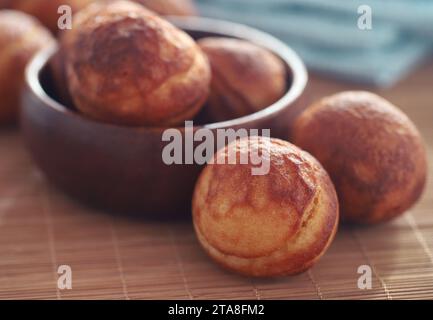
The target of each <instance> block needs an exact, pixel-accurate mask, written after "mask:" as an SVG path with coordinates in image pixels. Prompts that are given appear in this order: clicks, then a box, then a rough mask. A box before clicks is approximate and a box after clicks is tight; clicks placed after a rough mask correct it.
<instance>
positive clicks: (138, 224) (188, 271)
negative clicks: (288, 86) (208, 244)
mask: <svg viewBox="0 0 433 320" xmlns="http://www.w3.org/2000/svg"><path fill="white" fill-rule="evenodd" d="M311 78H312V79H311V84H310V87H309V92H310V94H311V97H312V99H315V98H320V97H322V96H324V95H328V94H331V93H335V92H338V91H341V90H349V89H369V88H365V87H360V86H353V85H349V84H345V83H342V82H337V81H332V80H329V79H327V78H324V77H320V76H312V77H311ZM379 93H380V94H381V95H383V96H384V97H386V98H388V99H389V100H390V101H392V102H393V103H395V104H396V105H398V106H400V107H401V108H402V109H403V110H404V111H405V112H406V113H407V114H408V115H409V116H410V117H411V118H412V119H413V121H414V122H415V123H416V124H417V125H418V127H419V128H420V130H421V132H422V133H423V135H424V138H425V140H426V143H427V145H428V154H429V165H430V177H429V182H428V186H427V189H426V192H425V194H424V196H423V198H422V200H421V201H420V203H419V204H418V205H417V206H416V207H414V208H413V209H412V210H410V211H409V212H407V213H406V214H405V215H404V216H402V217H401V218H399V219H397V220H395V221H393V222H391V223H389V224H386V225H381V226H377V227H370V228H360V227H358V228H353V227H352V228H348V227H344V226H343V227H341V228H340V230H339V232H338V235H337V237H336V240H335V241H334V243H333V245H332V246H331V248H330V250H329V251H328V252H327V254H326V255H325V256H324V257H323V258H322V259H321V260H320V262H319V263H318V264H317V265H315V266H314V267H313V268H312V269H311V270H310V271H308V272H306V273H304V274H301V275H299V276H295V277H287V278H281V279H273V280H253V279H249V278H244V277H240V276H237V275H234V274H231V273H229V272H226V271H224V270H222V269H220V268H219V267H218V266H217V265H215V264H214V263H212V262H211V261H210V259H208V258H207V256H206V255H205V254H204V253H203V251H202V250H201V248H200V246H199V245H198V243H197V241H196V239H195V236H194V232H193V229H192V225H191V222H190V221H184V222H155V221H146V220H140V221H139V220H131V219H127V218H122V217H119V216H116V217H115V216H111V215H108V214H107V213H104V212H99V211H95V210H93V209H90V208H88V207H86V206H84V205H82V204H80V203H78V202H76V201H74V200H73V199H70V198H69V197H67V196H66V195H64V194H62V193H61V192H59V191H58V190H56V189H55V188H54V187H52V186H51V185H50V184H49V183H47V181H46V180H45V179H44V177H43V176H42V174H41V173H40V172H39V171H38V169H37V168H36V167H35V166H34V164H33V163H32V161H31V159H30V158H29V155H28V154H27V152H26V150H25V149H24V146H23V144H22V140H21V138H20V136H19V133H18V130H17V129H2V130H0V298H2V299H25V298H30V299H72V298H79V299H97V298H102V299H177V298H179V299H272V298H273V299H302V298H305V299H357V298H365V299H398V298H407V299H409V298H433V212H432V208H433V186H432V183H433V180H432V175H431V173H432V172H433V170H432V166H433V62H430V63H426V64H425V65H423V66H422V67H420V68H419V69H418V70H417V71H416V72H415V73H414V74H412V75H410V76H409V77H407V78H406V79H405V80H403V81H402V82H400V83H399V84H398V85H396V86H395V87H393V88H391V89H387V90H381V91H380V92H379ZM60 265H69V266H70V267H71V268H72V286H73V287H72V290H61V289H59V288H58V286H57V280H58V277H59V275H58V273H57V268H58V267H59V266H60ZM360 265H369V266H370V267H371V268H372V271H373V288H372V289H371V290H360V289H358V287H357V282H358V277H359V276H360V275H359V274H358V273H357V270H358V267H359V266H360Z"/></svg>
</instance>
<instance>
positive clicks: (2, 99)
mask: <svg viewBox="0 0 433 320" xmlns="http://www.w3.org/2000/svg"><path fill="white" fill-rule="evenodd" d="M53 41H54V39H53V38H52V36H51V34H50V32H49V31H48V30H47V29H46V28H45V27H44V26H42V25H41V24H40V23H39V22H38V21H37V20H36V19H34V18H33V17H31V16H29V15H27V14H25V13H22V12H18V11H13V10H1V11H0V124H3V123H11V122H14V121H15V120H16V117H17V113H18V110H19V105H20V95H21V89H22V87H23V85H24V70H25V67H26V65H27V63H28V62H29V61H30V59H31V58H32V57H33V55H34V54H35V53H36V52H37V51H39V50H40V49H42V48H43V47H44V46H46V45H48V44H50V43H52V42H53Z"/></svg>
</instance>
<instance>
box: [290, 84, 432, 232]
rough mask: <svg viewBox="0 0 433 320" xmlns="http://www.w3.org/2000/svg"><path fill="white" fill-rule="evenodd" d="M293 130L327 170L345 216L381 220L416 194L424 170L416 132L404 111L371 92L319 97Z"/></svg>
mask: <svg viewBox="0 0 433 320" xmlns="http://www.w3.org/2000/svg"><path fill="white" fill-rule="evenodd" d="M293 135H294V136H293V141H294V143H295V144H296V145H298V146H299V147H301V148H303V149H305V150H307V151H308V152H310V153H311V154H312V155H314V156H315V157H316V158H317V159H318V160H319V161H320V162H321V163H322V165H323V166H324V167H325V169H326V170H327V171H328V172H329V174H330V176H331V178H332V180H333V182H334V184H335V186H336V189H337V193H338V197H339V200H340V208H341V216H342V219H343V220H345V221H351V222H356V223H366V224H372V223H379V222H384V221H387V220H390V219H392V218H394V217H396V216H398V215H400V214H401V213H403V212H404V211H406V210H407V209H409V208H410V207H411V206H412V205H413V204H414V203H415V202H416V201H417V200H418V199H419V197H420V196H421V193H422V191H423V188H424V185H425V182H426V172H427V160H426V151H425V148H424V145H423V142H422V138H421V135H420V133H419V132H418V130H417V128H416V127H415V125H414V124H413V123H412V122H411V121H410V119H409V118H408V117H407V116H406V115H405V114H404V113H403V112H401V111H400V110H399V109H397V108H396V107H395V106H394V105H392V104H391V103H389V102H388V101H386V100H384V99H383V98H381V97H379V96H377V95H375V94H372V93H368V92H343V93H339V94H336V95H333V96H330V97H327V98H324V99H323V100H321V101H319V102H317V103H315V104H314V105H313V106H311V107H310V108H308V109H307V110H306V111H304V112H303V113H302V114H301V115H300V117H299V118H298V119H297V121H296V123H295V127H294V130H293Z"/></svg>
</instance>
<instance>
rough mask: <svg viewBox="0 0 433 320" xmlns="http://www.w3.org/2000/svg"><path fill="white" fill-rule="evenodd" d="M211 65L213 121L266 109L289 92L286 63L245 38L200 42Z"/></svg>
mask: <svg viewBox="0 0 433 320" xmlns="http://www.w3.org/2000/svg"><path fill="white" fill-rule="evenodd" d="M198 43H199V45H200V47H201V48H202V50H203V51H204V52H205V53H206V55H207V56H208V59H209V62H210V64H211V67H212V85H211V96H210V98H209V103H208V106H207V110H206V111H207V113H208V115H209V117H210V118H211V119H212V120H214V121H224V120H229V119H233V118H238V117H241V116H245V115H248V114H251V113H254V112H256V111H259V110H261V109H263V108H266V107H268V106H270V105H272V104H273V103H274V102H276V101H277V100H278V99H280V98H281V97H282V96H283V95H284V93H285V91H286V68H285V66H284V63H283V62H282V61H281V60H280V59H279V58H277V57H276V56H275V55H274V54H272V53H271V52H269V51H268V50H266V49H264V48H262V47H259V46H256V45H254V44H252V43H250V42H247V41H244V40H237V39H230V38H218V37H212V38H205V39H201V40H200V41H198Z"/></svg>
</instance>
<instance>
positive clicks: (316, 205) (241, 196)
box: [193, 137, 338, 277]
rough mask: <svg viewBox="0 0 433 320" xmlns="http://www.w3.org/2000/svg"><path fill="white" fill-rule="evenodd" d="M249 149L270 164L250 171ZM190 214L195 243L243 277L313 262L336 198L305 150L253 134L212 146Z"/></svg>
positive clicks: (329, 236)
mask: <svg viewBox="0 0 433 320" xmlns="http://www.w3.org/2000/svg"><path fill="white" fill-rule="evenodd" d="M233 154H234V155H236V159H237V161H236V164H233V161H230V159H233V158H232V156H231V155H233ZM254 154H256V155H257V154H258V155H260V158H261V159H262V160H263V163H267V165H266V164H265V165H264V166H263V168H269V170H266V169H264V170H263V171H262V173H264V174H262V175H253V171H252V168H253V167H256V166H255V165H253V164H252V163H258V161H257V158H254V157H251V158H250V159H254V160H252V161H245V159H246V158H248V157H250V156H251V155H254ZM241 159H244V161H243V162H242V160H241ZM246 162H247V163H248V164H245V163H246ZM242 163H244V164H242ZM193 218H194V226H195V230H196V233H197V236H198V239H199V241H200V243H201V245H202V246H203V248H204V250H205V251H206V252H207V254H208V255H209V256H210V257H212V258H213V259H214V260H215V261H216V262H218V263H219V264H220V265H222V266H224V267H226V268H228V269H230V270H233V271H235V272H238V273H241V274H244V275H249V276H257V277H273V276H280V275H292V274H297V273H300V272H302V271H305V270H306V269H308V268H309V267H311V266H312V265H313V264H314V263H315V262H316V261H317V260H318V259H319V258H320V257H321V256H322V255H323V254H324V252H325V251H326V249H327V248H328V246H329V245H330V243H331V242H332V240H333V238H334V235H335V232H336V230H337V225H338V201H337V196H336V193H335V189H334V186H333V184H332V182H331V180H330V178H329V177H328V174H327V173H326V171H325V170H324V169H323V168H322V166H321V165H320V164H319V163H318V162H317V161H316V160H315V159H314V158H313V157H312V156H311V155H309V154H308V153H306V152H304V151H302V150H300V149H299V148H297V147H296V146H294V145H292V144H290V143H288V142H286V141H282V140H278V139H270V138H264V137H252V138H244V139H241V140H237V141H235V142H232V143H231V144H229V145H228V146H227V147H225V148H223V149H221V150H220V151H218V152H217V153H216V154H215V156H214V158H213V159H212V161H211V162H210V164H208V166H207V167H206V168H205V169H204V170H203V172H202V173H201V175H200V177H199V180H198V182H197V185H196V187H195V192H194V197H193Z"/></svg>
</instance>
